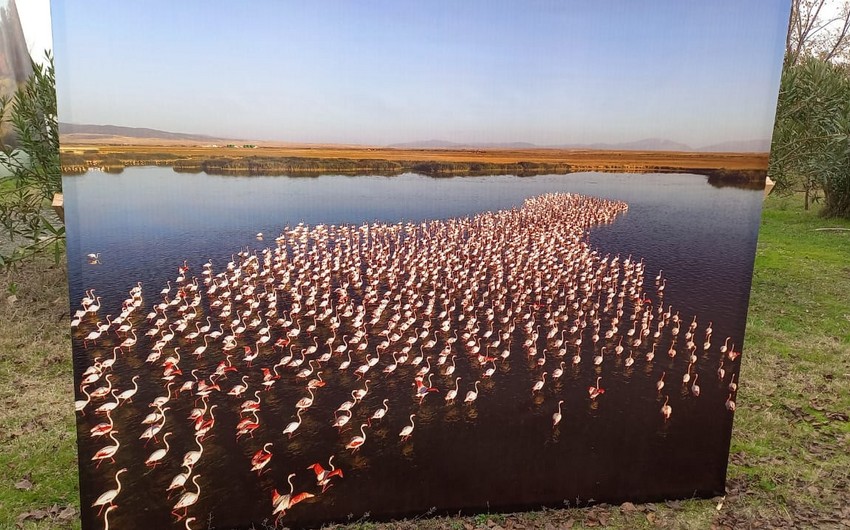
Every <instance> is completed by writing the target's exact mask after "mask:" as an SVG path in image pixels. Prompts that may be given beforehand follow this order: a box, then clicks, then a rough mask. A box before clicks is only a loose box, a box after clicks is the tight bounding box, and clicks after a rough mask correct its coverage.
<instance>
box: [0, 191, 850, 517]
mask: <svg viewBox="0 0 850 530" xmlns="http://www.w3.org/2000/svg"><path fill="white" fill-rule="evenodd" d="M818 228H844V229H850V222H848V221H838V220H828V219H821V218H819V217H818V216H817V214H816V213H815V212H805V211H803V208H802V200H801V199H800V198H799V197H786V198H783V197H771V198H769V199H768V200H767V201H766V203H765V212H764V216H763V220H762V226H761V231H760V236H759V243H758V253H757V256H756V267H755V273H754V279H753V292H752V296H751V299H750V312H749V317H748V327H747V335H746V344H745V347H744V357H743V361H742V362H743V367H742V381H743V383H742V384H741V387H740V391H739V394H738V411H737V413H736V418H735V428H734V432H733V437H732V449H731V458H730V467H729V476H728V478H729V481H728V494H727V495H726V497H725V498H723V499H719V498H718V499H710V500H685V501H676V502H668V503H658V504H652V505H638V506H632V505H629V504H625V505H623V506H619V507H612V506H604V505H603V506H597V507H592V508H585V509H561V510H544V511H538V512H528V513H522V514H510V515H498V514H495V515H478V516H474V517H465V518H435V519H419V520H415V521H406V522H399V523H394V524H391V525H382V524H372V523H370V522H368V521H360V522H357V523H354V524H351V525H348V527H349V528H385V527H392V528H448V529H459V530H460V529H464V530H469V529H471V528H477V527H481V528H496V527H497V526H498V527H502V528H511V527H520V526H523V527H525V528H548V527H554V528H565V527H572V528H590V527H599V526H605V527H611V528H651V527H663V528H695V529H696V528H712V527H715V528H734V529H737V528H750V527H754V526H756V524H758V525H760V526H761V527H775V528H842V527H847V528H850V422H848V418H847V416H846V414H847V413H848V412H850V231H819V230H817V229H818ZM12 296H14V299H10V298H9V297H12ZM13 300H14V301H13ZM0 322H2V325H1V326H2V327H1V328H0V330H2V331H1V332H0V400H2V407H0V528H16V525H17V524H19V525H20V526H19V527H21V528H66V527H68V528H77V527H79V520H78V512H79V509H78V502H79V500H78V489H77V488H78V486H77V463H76V443H75V442H76V434H75V432H74V413H73V407H72V405H71V402H72V401H73V398H72V397H71V395H72V391H73V389H72V386H73V383H72V377H71V361H70V341H69V337H68V300H67V285H66V283H65V270H64V268H63V267H61V266H55V265H53V264H52V260H51V259H50V258H49V257H48V258H46V259H44V260H42V261H39V262H36V263H30V264H27V265H25V266H24V267H23V268H21V269H20V270H18V271H12V272H7V273H2V274H0ZM27 515H28V516H29V517H26V518H24V517H25V516H27Z"/></svg>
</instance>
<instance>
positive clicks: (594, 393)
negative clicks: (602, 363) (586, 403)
mask: <svg viewBox="0 0 850 530" xmlns="http://www.w3.org/2000/svg"><path fill="white" fill-rule="evenodd" d="M601 380H602V376H599V377H597V378H596V386H589V387H587V394H588V396H589V397H590V399H596V398H598V397H599V396H601V395H602V394H604V393H605V389H604V388H600V387H599V381H601Z"/></svg>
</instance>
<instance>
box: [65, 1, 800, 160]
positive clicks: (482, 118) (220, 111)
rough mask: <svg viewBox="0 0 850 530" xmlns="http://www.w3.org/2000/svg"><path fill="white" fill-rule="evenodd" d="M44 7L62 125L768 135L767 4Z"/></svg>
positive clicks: (775, 10)
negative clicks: (51, 28) (47, 9)
mask: <svg viewBox="0 0 850 530" xmlns="http://www.w3.org/2000/svg"><path fill="white" fill-rule="evenodd" d="M712 4H714V3H712ZM52 8H53V12H52V16H53V22H54V46H55V55H56V77H57V95H58V98H59V111H60V114H59V116H60V119H61V120H62V121H63V122H70V123H77V124H110V125H116V126H126V127H139V128H151V129H159V130H164V131H170V132H179V133H190V134H198V135H208V136H213V137H217V138H239V139H250V140H258V141H260V140H266V141H279V142H292V143H333V144H361V145H391V144H397V143H410V142H427V141H429V140H440V141H445V142H453V143H459V144H492V143H495V144H499V143H501V144H504V143H521V142H526V143H531V144H535V145H538V146H556V145H574V144H598V143H606V144H617V143H627V142H635V141H641V140H645V139H654V138H657V139H664V140H667V141H670V142H677V143H682V144H686V145H688V146H691V147H694V148H700V147H704V146H709V145H715V144H721V143H727V142H730V141H734V142H741V143H744V142H748V141H754V140H769V139H770V137H771V133H772V128H773V118H774V112H775V105H776V93H777V90H778V84H779V77H780V74H781V67H782V56H783V53H784V42H785V26H784V24H785V23H786V22H787V18H788V5H787V4H786V2H784V1H781V0H773V1H771V2H763V3H759V5H743V4H742V5H738V4H737V3H732V2H728V3H726V2H724V3H719V4H717V5H702V4H691V3H688V4H681V3H679V2H673V1H669V2H661V3H658V4H653V6H652V7H651V9H648V8H646V7H645V6H644V7H643V8H641V7H640V6H637V5H633V4H632V3H631V2H614V1H610V2H604V3H595V4H593V5H584V4H579V3H577V2H558V3H555V2H541V1H538V2H522V3H519V2H512V3H507V2H481V1H477V2H467V3H463V4H455V3H450V2H435V3H429V4H428V5H418V4H407V3H402V4H399V3H398V2H384V1H372V2H366V3H358V4H347V3H342V4H339V3H329V2H314V3H311V4H309V5H301V4H294V3H289V2H285V3H272V2H256V3H251V4H250V5H247V6H246V7H245V8H244V9H240V8H238V7H236V8H234V7H233V4H230V3H227V4H225V3H210V2H203V3H202V2H197V1H191V2H188V1H187V2H181V3H177V4H173V3H166V2H164V1H162V0H158V1H156V2H148V3H145V4H144V5H125V4H117V3H116V4H113V3H109V2H106V1H104V0H97V1H92V2H87V3H86V4H85V5H82V4H78V3H72V4H69V3H65V2H55V1H54V2H53V5H52Z"/></svg>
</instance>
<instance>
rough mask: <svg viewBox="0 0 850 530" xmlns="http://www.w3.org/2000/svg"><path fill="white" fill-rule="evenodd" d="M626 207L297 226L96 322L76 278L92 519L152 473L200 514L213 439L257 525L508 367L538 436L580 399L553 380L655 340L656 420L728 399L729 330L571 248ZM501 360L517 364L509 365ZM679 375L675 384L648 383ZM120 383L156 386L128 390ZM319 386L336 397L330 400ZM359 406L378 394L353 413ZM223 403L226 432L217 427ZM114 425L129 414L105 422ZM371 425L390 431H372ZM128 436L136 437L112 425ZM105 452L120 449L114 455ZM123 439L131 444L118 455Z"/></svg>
mask: <svg viewBox="0 0 850 530" xmlns="http://www.w3.org/2000/svg"><path fill="white" fill-rule="evenodd" d="M627 208H628V206H627V205H626V204H625V203H623V202H617V201H609V200H603V199H599V198H594V197H586V196H580V195H573V194H546V195H541V196H538V197H534V198H530V199H527V200H526V201H525V202H524V203H523V205H522V206H521V207H519V208H513V209H509V210H501V211H497V212H487V213H482V214H478V215H475V216H471V217H466V218H457V219H448V220H435V221H429V222H422V223H396V224H388V223H372V224H361V225H339V226H337V225H316V226H306V225H304V224H298V225H297V226H294V227H289V228H287V229H286V230H284V231H283V233H282V234H281V235H280V236H279V237H277V238H276V239H275V245H274V246H272V247H268V248H265V249H264V250H262V251H260V252H250V251H248V250H243V251H240V252H239V253H238V254H235V255H233V257H232V259H231V261H230V262H227V263H222V264H221V266H220V267H218V266H217V265H216V264H214V263H212V261H209V262H207V263H204V264H203V265H202V266H201V269H200V271H199V274H197V275H196V274H195V273H194V269H193V268H192V266H190V264H189V263H188V262H186V261H184V262H183V263H182V264H181V265H180V266H179V267H178V268H177V276H176V278H175V279H173V281H172V280H171V279H169V280H168V281H167V282H166V287H165V288H163V289H162V290H161V291H158V292H157V291H156V290H152V291H150V292H147V291H145V290H143V286H142V285H141V283H138V284H136V286H135V287H133V288H132V289H131V290H130V291H129V295H128V297H127V298H126V299H125V300H124V301H123V302H122V303H121V309H120V313H118V316H117V317H115V318H112V315H111V314H110V315H106V316H105V317H103V318H101V316H100V314H101V312H103V311H104V309H102V308H103V305H101V302H102V300H101V298H102V297H101V296H99V295H98V294H97V293H95V292H94V289H90V290H88V291H87V292H86V295H85V297H84V299H83V300H82V307H81V309H80V310H79V311H77V313H76V314H75V315H74V318H73V321H72V328H73V336H74V341H75V349H76V351H77V352H82V354H83V357H85V358H87V359H88V362H89V364H88V366H84V367H83V366H79V367H78V368H79V369H80V370H81V375H80V377H79V378H78V381H79V387H78V394H79V395H80V396H82V398H83V399H78V400H77V401H76V402H75V410H76V411H77V412H78V413H79V418H78V421H79V425H80V432H81V433H82V434H81V436H84V437H85V438H87V439H88V440H87V441H86V442H85V443H81V447H82V448H90V451H89V453H88V454H86V453H84V454H81V461H84V462H91V463H94V464H95V468H96V469H97V470H98V471H97V474H99V476H102V477H103V482H101V483H100V484H101V486H102V487H108V486H109V485H112V484H114V485H115V487H114V488H112V489H108V490H106V491H105V492H104V493H103V494H101V495H100V496H99V497H97V498H96V500H94V501H93V503H92V504H91V509H92V511H93V512H95V511H96V513H97V515H96V516H97V517H102V518H103V522H104V525H105V526H106V525H108V519H107V515H109V514H110V512H112V513H111V515H112V516H113V519H114V518H115V517H117V516H119V515H120V510H118V511H115V512H113V510H116V509H117V508H118V507H119V503H120V502H121V498H122V487H123V488H124V490H123V491H127V489H128V488H130V484H132V482H133V479H132V477H133V475H134V474H136V473H137V474H142V473H162V474H167V475H168V476H170V477H172V478H171V480H170V482H169V485H168V487H167V488H164V491H163V492H162V494H163V498H164V499H165V500H166V501H167V503H166V504H164V506H163V508H164V509H166V511H170V513H171V515H172V516H173V518H174V524H176V525H180V526H184V525H185V528H190V523H191V522H192V521H195V520H198V521H202V520H205V519H207V514H205V513H204V512H203V510H202V509H201V508H200V507H199V506H198V505H199V503H201V500H202V499H203V498H204V497H202V492H204V493H205V492H207V491H209V485H210V481H211V480H213V477H210V476H209V475H208V474H207V473H204V474H201V473H198V472H197V470H198V469H199V468H202V467H203V466H204V464H205V462H206V461H207V458H209V457H206V456H205V451H204V448H205V446H207V445H209V444H215V443H216V439H221V438H224V437H233V438H234V439H235V440H236V443H237V444H239V445H240V446H243V447H245V449H246V454H251V455H252V456H250V457H246V458H245V462H244V471H245V473H246V474H248V475H249V476H253V477H255V478H256V480H261V481H265V482H264V483H265V484H266V486H265V487H266V491H267V495H268V496H267V499H266V501H265V502H266V503H267V508H268V513H269V515H270V516H274V518H275V524H277V523H278V522H279V521H281V520H283V519H284V518H285V517H286V515H287V513H289V512H290V511H291V510H294V509H296V505H298V504H300V503H302V502H306V503H320V502H321V501H322V497H323V496H327V495H333V492H334V490H333V489H332V486H333V485H334V483H335V482H337V481H339V480H345V478H344V477H345V471H344V470H343V468H344V467H346V466H345V465H343V466H342V467H336V466H335V465H333V460H334V458H335V457H336V458H337V460H338V462H339V461H341V462H343V463H345V462H351V459H352V458H354V455H355V454H356V453H357V452H358V451H363V450H365V449H364V448H373V449H372V450H374V451H398V450H399V445H402V446H403V445H405V444H410V443H413V440H414V439H415V438H416V432H417V431H420V430H425V429H427V430H432V431H439V429H440V428H441V427H440V425H439V423H438V422H436V421H435V420H434V419H433V415H417V412H418V411H419V410H420V408H421V407H423V406H434V407H443V408H447V409H448V408H453V407H458V408H460V407H467V408H469V407H486V402H487V400H488V398H489V397H490V395H492V394H493V393H495V392H499V389H500V388H501V387H500V381H502V380H506V379H507V378H511V377H521V378H523V380H526V379H527V380H531V381H533V383H532V384H531V385H530V386H529V387H527V388H528V390H527V393H525V394H524V395H522V396H519V395H518V396H515V399H529V396H531V399H532V400H537V403H538V404H539V403H543V404H544V405H545V406H548V407H550V409H551V411H550V412H549V413H548V414H550V416H545V415H544V420H543V421H544V422H546V421H548V420H546V419H545V417H550V418H551V424H550V428H551V429H564V428H566V429H568V428H569V425H568V424H567V422H566V417H565V415H563V411H564V410H569V408H570V407H573V408H575V407H580V406H583V405H582V404H581V403H571V402H569V401H568V400H566V399H564V396H563V395H562V394H560V393H559V389H560V388H562V387H563V385H562V384H561V381H563V380H564V379H566V378H567V377H566V375H565V374H578V373H581V371H582V370H592V371H593V372H594V374H593V380H594V381H595V384H593V385H591V386H589V387H588V388H587V391H588V396H587V402H586V403H585V405H584V406H588V405H592V406H598V404H599V403H600V402H604V400H605V394H606V393H608V394H611V393H615V392H618V391H619V389H618V388H616V387H607V388H606V385H605V384H604V383H605V379H606V377H605V374H606V369H607V367H609V366H612V365H617V366H619V365H620V364H621V363H622V365H623V366H624V367H625V369H626V370H627V371H628V372H627V373H628V374H631V370H634V369H635V368H636V367H638V366H646V367H649V368H651V367H652V366H653V362H659V361H655V359H656V357H655V356H656V349H657V348H658V349H660V351H662V352H666V353H667V357H668V362H666V363H665V365H664V366H665V367H666V368H665V370H664V372H663V373H662V374H661V377H660V379H659V380H658V381H657V382H656V385H655V387H656V388H655V389H654V390H655V392H652V397H653V398H654V399H655V401H656V402H657V403H658V404H659V406H660V411H661V413H660V414H659V422H662V423H665V422H670V421H675V420H674V418H675V416H674V415H673V408H674V405H676V404H677V403H680V402H681V401H682V400H685V399H700V398H699V396H700V387H699V386H698V385H697V381H698V378H699V377H700V375H702V379H699V380H700V381H702V382H703V383H704V384H706V383H705V382H706V380H707V379H709V378H716V379H717V380H718V384H719V385H725V386H727V387H728V389H724V396H727V395H728V397H727V399H726V400H725V402H724V403H722V404H718V406H720V407H725V408H726V409H727V410H728V411H734V410H735V401H734V397H735V395H736V393H737V383H735V377H736V372H737V365H736V362H737V359H738V357H739V356H740V352H738V351H736V350H735V344H734V342H732V338H731V337H730V338H727V339H726V341H725V342H724V344H723V346H722V347H720V348H717V347H714V346H713V345H712V333H713V328H712V324H711V323H708V324H707V325H705V326H704V327H703V328H702V329H700V325H699V322H698V318H697V316H696V315H693V316H692V318H691V316H690V315H689V317H688V319H686V318H685V317H683V316H682V315H681V313H680V311H674V310H673V308H672V306H669V305H668V306H667V307H666V309H665V307H664V303H663V297H664V290H665V289H666V288H667V280H666V278H664V277H663V276H662V274H661V272H660V271H659V273H658V276H657V277H656V278H655V284H654V286H653V285H652V284H651V280H648V279H647V278H646V269H645V265H644V263H643V261H637V260H634V259H632V258H631V256H630V257H628V258H626V259H622V258H621V257H620V256H611V255H603V254H601V253H600V252H598V251H597V250H595V249H593V248H591V246H590V245H589V243H588V242H587V237H586V236H587V233H588V231H589V229H590V228H591V227H593V226H597V225H600V224H607V223H611V222H613V221H614V220H615V219H616V217H617V216H618V215H621V214H622V213H624V212H625V211H626V210H627ZM258 239H259V238H258ZM98 258H99V257H98ZM653 291H654V292H653ZM105 305H107V306H108V305H109V304H108V303H107V304H105ZM145 311H148V312H147V314H146V315H144V314H143V313H145ZM686 320H687V321H686ZM662 355H663V354H662ZM514 357H519V358H520V359H521V361H520V365H521V366H519V367H517V366H516V364H515V365H514V368H513V369H510V365H509V359H513V358H514ZM500 368H502V369H500ZM456 370H457V371H459V372H460V374H461V375H460V376H458V375H457V372H456ZM650 372H651V370H648V371H647V372H646V374H649V373H650ZM668 372H675V374H674V373H668ZM680 374H681V377H682V388H683V390H684V391H683V392H677V393H671V392H667V393H665V392H664V389H665V388H669V385H671V384H672V382H673V381H674V380H673V376H674V375H675V376H676V377H680ZM727 375H731V378H729V377H727ZM547 376H548V377H549V378H548V379H547ZM665 376H666V377H667V378H668V379H667V381H666V382H665ZM635 377H644V378H645V377H649V376H647V375H643V374H638V373H636V374H635ZM727 380H728V384H727ZM485 382H486V384H485ZM652 382H653V381H652V380H649V381H648V384H647V387H651V385H652ZM399 383H400V384H399ZM556 383H558V385H556ZM665 385H668V386H665ZM503 386H505V385H503ZM399 388H402V389H403V388H409V389H410V390H409V391H400V390H399ZM329 389H334V390H329ZM726 390H728V392H726ZM140 391H141V392H142V394H143V395H145V396H153V395H155V396H156V397H153V398H152V399H151V400H150V401H147V400H140V399H136V401H134V399H133V398H134V397H136V398H138V395H139V392H140ZM650 392H651V391H650ZM339 395H346V396H350V399H346V400H345V401H343V402H341V403H338V402H333V399H334V397H333V396H339ZM461 396H463V398H462V399H461ZM367 397H368V399H367ZM336 399H338V398H336ZM375 399H376V400H377V401H375V402H376V403H380V404H381V406H380V407H378V408H371V409H370V408H369V406H368V403H370V402H372V401H373V400H375ZM701 399H706V398H705V397H703V398H701ZM541 400H542V401H541ZM143 401H144V402H143ZM272 402H274V403H275V405H274V407H275V408H274V409H271V408H269V407H270V406H271V405H268V403H272ZM662 403H663V405H661V404H662ZM216 409H218V412H219V421H217V418H216V412H217V410H216ZM657 410H659V409H656V411H657ZM328 411H332V412H330V413H329V412H328ZM225 412H226V413H229V414H230V415H233V416H236V417H238V418H239V419H238V421H237V422H236V423H235V425H233V424H231V423H226V422H223V421H221V418H222V415H223V414H225ZM656 413H657V412H656ZM131 417H132V418H143V419H141V422H140V423H139V425H136V426H133V427H130V426H125V425H116V424H115V422H116V421H118V422H121V421H129V420H127V418H131ZM136 421H137V422H138V419H136ZM505 421H506V422H510V421H511V419H510V418H506V419H505ZM284 424H285V426H284ZM304 424H311V425H320V424H321V425H327V426H329V427H336V432H337V438H338V440H337V445H336V447H337V450H336V452H335V453H334V454H331V455H328V460H327V462H328V468H325V467H324V466H323V465H322V463H320V462H314V463H308V462H298V461H297V459H296V458H293V457H291V456H290V454H289V452H288V447H290V444H292V443H293V440H295V439H296V438H297V437H298V436H299V435H300V434H302V432H303V430H304V429H303V428H302V425H304ZM376 425H383V426H384V427H385V428H392V429H395V430H396V432H397V433H398V437H397V439H396V440H394V441H392V442H390V441H386V440H378V441H372V438H373V437H370V432H374V429H375V428H376ZM83 427H85V429H83ZM136 430H142V434H141V436H140V437H135V436H133V437H130V436H128V433H130V432H135V431H136ZM313 430H315V429H313ZM119 435H120V436H119ZM308 435H309V433H308ZM169 437H170V439H169ZM104 440H106V441H105V442H104ZM149 444H153V445H154V447H150V448H148V445H149ZM124 447H132V448H133V450H132V451H129V452H126V454H127V455H128V456H126V457H125V456H124V455H125V451H123V450H122V449H123V448H124ZM84 450H85V449H84ZM139 451H143V452H145V454H148V455H149V456H147V457H146V458H145V459H143V460H142V461H141V462H137V461H134V460H130V459H131V458H132V457H131V456H130V454H131V453H132V454H133V455H135V454H136V453H138V452H139ZM206 454H209V451H208V452H207V453H206ZM233 458H235V459H236V458H240V456H239V455H234V457H233ZM119 462H120V463H119ZM101 465H104V468H103V469H104V470H108V471H101V468H100V466H101ZM110 466H111V467H110ZM115 468H118V469H117V470H115V471H113V469H115ZM270 469H279V470H281V471H282V472H284V473H287V474H288V475H287V480H286V482H287V486H286V487H288V490H287V489H286V487H282V485H281V484H273V483H268V481H269V478H268V477H269V476H270V474H269V470H270ZM310 471H312V472H313V475H314V476H313V477H312V478H311V477H310V474H309V472H310ZM125 473H126V475H123V474H125ZM277 474H278V476H282V474H281V473H277ZM122 475H123V476H122ZM166 478H167V477H166ZM202 479H204V480H202ZM293 479H297V480H298V487H297V488H296V485H295V483H294V482H293ZM313 479H315V483H313ZM122 481H123V482H122ZM166 482H167V481H166ZM279 490H281V491H283V492H284V493H281V491H279ZM296 490H301V491H299V492H297V493H296ZM286 491H288V493H286ZM172 496H173V497H174V498H172ZM211 503H212V500H207V502H206V503H205V506H210V505H211ZM152 509H153V508H152ZM190 513H192V515H193V516H192V517H189V514H190Z"/></svg>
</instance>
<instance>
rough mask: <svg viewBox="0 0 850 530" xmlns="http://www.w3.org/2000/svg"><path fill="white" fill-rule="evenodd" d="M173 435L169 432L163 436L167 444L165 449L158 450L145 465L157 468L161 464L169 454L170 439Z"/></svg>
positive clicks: (163, 440)
mask: <svg viewBox="0 0 850 530" xmlns="http://www.w3.org/2000/svg"><path fill="white" fill-rule="evenodd" d="M170 435H171V433H170V432H167V433H165V434H163V435H162V442H163V443H164V444H165V449H157V450H156V451H154V452H153V453H151V455H150V456H149V457H148V459H147V460H145V465H146V466H148V467H156V465H157V464H159V462H160V460H162V459H163V458H164V457H165V455H166V454H168V450H169V449H170V448H171V447H169V445H168V437H169V436H170Z"/></svg>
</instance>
